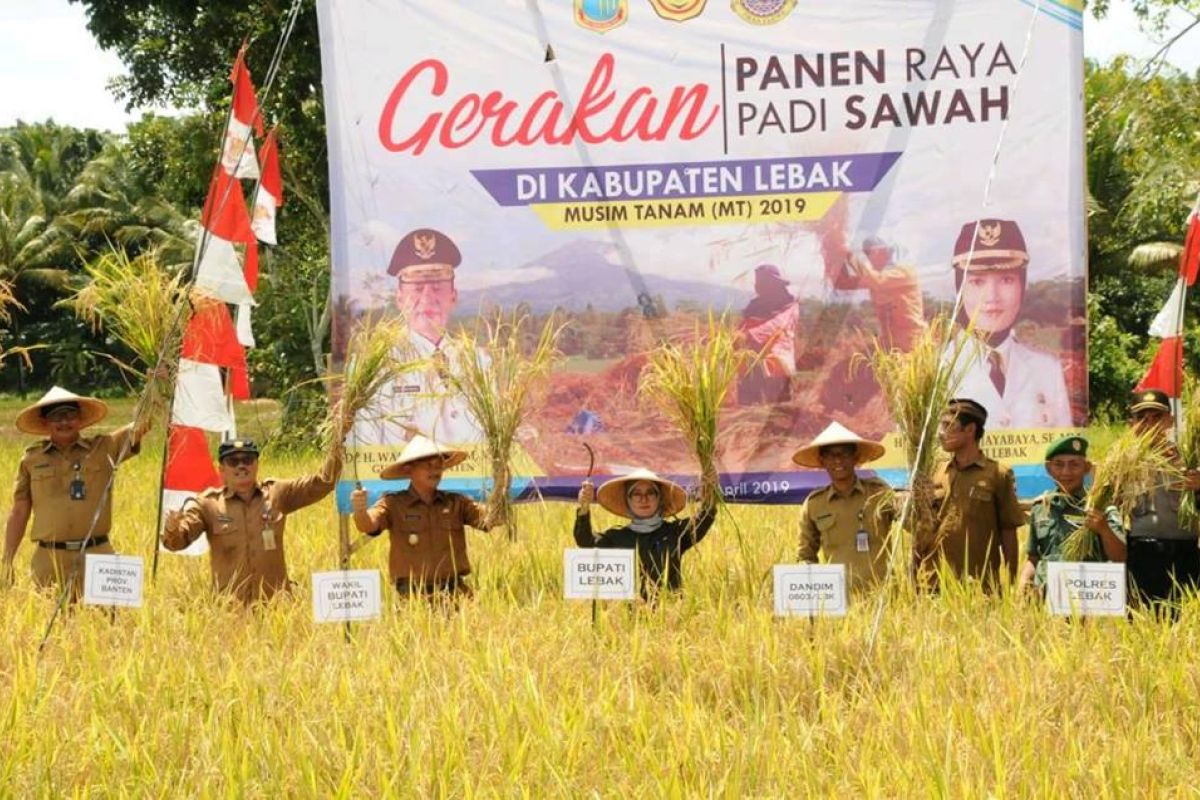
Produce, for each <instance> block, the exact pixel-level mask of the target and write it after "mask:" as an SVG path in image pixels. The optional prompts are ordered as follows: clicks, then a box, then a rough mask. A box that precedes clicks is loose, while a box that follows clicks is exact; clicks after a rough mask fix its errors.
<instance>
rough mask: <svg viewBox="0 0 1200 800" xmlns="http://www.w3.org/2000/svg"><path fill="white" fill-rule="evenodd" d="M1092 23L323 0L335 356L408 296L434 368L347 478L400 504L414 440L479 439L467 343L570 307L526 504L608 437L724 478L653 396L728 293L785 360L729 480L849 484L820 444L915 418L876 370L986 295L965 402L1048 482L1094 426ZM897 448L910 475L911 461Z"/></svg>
mask: <svg viewBox="0 0 1200 800" xmlns="http://www.w3.org/2000/svg"><path fill="white" fill-rule="evenodd" d="M1081 9H1082V3H1081V2H1077V1H1076V0H1060V1H1059V2H1055V1H1054V0H971V2H969V3H968V2H953V0H942V1H941V2H938V1H935V0H799V2H797V0H732V2H730V0H573V2H572V0H553V1H551V0H541V1H540V2H539V0H488V2H470V3H451V2H445V0H389V1H388V2H365V0H321V1H320V2H319V3H318V11H319V15H320V17H319V19H320V28H321V30H320V33H321V55H322V63H323V69H324V91H325V103H326V114H327V121H328V130H329V160H330V185H331V195H332V197H331V202H332V211H333V229H332V236H333V261H332V263H333V281H334V295H335V304H336V315H335V320H334V330H335V351H339V350H343V349H344V347H345V342H346V340H347V337H348V335H349V332H350V331H351V330H352V329H353V327H354V326H355V325H357V324H359V323H360V322H361V320H363V319H366V318H374V317H378V315H379V314H381V313H382V314H387V313H395V314H403V315H404V316H405V317H406V318H407V320H408V323H409V328H410V330H411V335H410V339H411V341H409V342H408V343H406V345H407V347H406V349H408V350H410V351H413V352H417V353H418V354H421V355H423V356H425V357H426V358H427V359H428V362H427V363H429V364H430V366H429V367H428V368H426V369H422V370H418V371H414V372H413V373H412V374H410V375H407V376H405V377H404V378H403V379H401V380H399V381H397V382H396V384H395V385H394V386H392V387H389V388H388V390H387V391H385V392H384V393H383V395H382V396H381V397H380V398H379V402H378V403H377V404H376V407H375V408H373V409H371V411H370V413H369V414H365V415H364V417H363V418H362V419H360V420H359V424H358V425H357V426H356V428H355V432H354V434H353V436H352V437H351V441H350V443H349V444H350V445H351V448H352V450H353V452H354V456H353V459H354V466H353V470H352V471H351V470H348V477H349V478H352V479H357V480H361V481H363V482H364V483H365V484H366V485H368V486H370V487H372V488H374V489H377V490H378V489H381V488H384V487H385V484H384V483H383V482H376V481H374V478H375V476H376V475H377V473H378V471H379V469H380V468H381V467H382V465H383V464H385V463H386V462H387V461H388V460H390V459H392V458H394V457H395V455H396V454H397V453H398V452H399V450H400V449H401V448H402V446H403V444H404V442H405V441H406V440H407V439H408V438H409V436H411V434H412V432H413V431H420V432H422V433H424V434H426V435H429V436H432V437H434V438H436V439H438V440H441V441H443V442H448V443H453V444H462V445H468V446H471V445H474V444H476V443H477V442H478V440H479V431H478V428H477V426H476V424H475V420H474V419H473V418H472V416H471V414H470V412H469V410H468V409H467V408H466V406H465V404H464V403H463V402H462V400H461V399H460V398H457V397H455V396H453V394H452V393H451V392H449V390H448V389H447V388H446V387H445V385H444V383H443V380H442V375H443V374H444V373H443V370H444V369H445V364H447V363H452V362H453V358H452V356H454V355H455V354H453V353H448V352H446V351H447V350H448V349H449V347H450V345H448V343H447V342H448V339H447V337H448V336H449V335H450V334H451V333H453V332H454V331H455V330H457V329H459V328H460V327H462V326H467V327H473V326H475V325H476V323H477V321H478V320H479V319H480V317H481V316H482V317H483V318H485V319H486V318H492V317H494V314H495V311H496V310H497V309H504V310H509V311H520V312H522V313H526V314H528V315H530V316H531V317H532V318H533V319H534V321H535V322H536V323H537V324H539V325H540V324H541V323H542V322H543V321H544V320H545V319H546V318H547V317H548V316H549V315H550V314H552V313H554V314H556V315H557V316H558V318H559V319H560V320H561V321H565V322H566V323H567V328H566V331H565V333H564V336H563V339H562V342H561V350H562V351H563V353H564V354H565V356H566V358H565V360H564V361H563V363H562V365H561V367H560V368H559V369H558V370H557V371H556V373H555V374H554V375H553V377H552V379H551V381H550V385H549V387H548V390H547V391H546V392H545V394H544V397H541V398H540V399H539V401H538V406H537V408H536V409H535V410H534V412H533V415H532V424H531V425H529V426H527V427H526V428H525V429H524V430H522V431H521V433H520V437H519V440H520V441H519V447H520V451H521V452H520V453H519V457H518V459H517V463H516V464H515V467H516V471H517V473H518V474H519V475H520V476H521V477H520V478H519V479H518V481H517V488H518V490H519V491H521V492H523V493H525V494H532V493H533V492H535V491H540V492H541V493H542V494H543V495H548V496H558V497H573V496H574V494H575V492H576V491H577V487H578V484H579V481H580V480H581V479H582V477H583V475H584V474H585V472H586V470H587V467H588V461H589V459H588V454H587V452H586V451H585V449H584V448H583V447H582V443H583V442H585V441H586V442H587V443H589V444H590V445H591V446H592V447H593V448H594V450H595V452H596V454H597V463H596V465H595V467H596V472H597V474H598V475H601V474H612V473H620V472H622V471H625V470H628V469H631V468H633V467H635V466H646V467H649V468H652V469H654V470H656V471H658V472H660V473H667V474H672V475H675V476H677V477H680V478H682V479H683V480H684V482H685V483H694V482H695V472H696V465H695V464H694V462H693V460H692V459H691V456H690V455H689V452H690V450H689V447H688V445H687V443H686V442H685V441H683V439H682V438H681V437H680V436H679V435H677V434H676V433H675V432H674V431H673V430H672V429H671V427H670V425H669V424H667V422H666V420H665V419H664V418H663V417H662V416H661V415H660V414H659V413H658V412H657V411H656V410H655V409H654V408H652V407H650V406H648V405H647V404H646V403H645V402H643V401H642V400H640V399H639V397H638V394H637V387H638V381H639V375H640V373H641V371H642V369H643V367H644V365H645V363H646V358H647V353H648V351H650V350H651V349H652V348H653V347H654V346H655V345H656V344H657V343H659V342H662V341H665V340H674V341H683V340H686V339H687V338H688V337H692V336H694V335H695V332H696V330H697V328H698V326H702V325H703V324H704V323H705V321H706V319H707V315H708V314H709V312H710V311H713V312H716V313H718V314H720V313H728V314H730V315H731V317H732V319H733V320H735V322H736V325H737V327H738V331H739V341H740V342H741V345H742V346H743V347H745V348H747V349H749V350H753V351H754V352H756V353H757V354H759V355H760V356H761V358H760V359H759V360H758V362H757V365H756V366H755V367H754V368H753V369H750V370H747V371H746V372H745V374H744V375H742V376H741V378H740V380H739V382H738V385H737V387H736V397H734V398H732V400H731V402H730V403H729V405H728V407H727V408H726V409H724V415H723V423H722V424H723V431H724V434H723V442H722V447H721V451H720V466H721V469H722V472H723V477H722V480H723V485H724V488H725V493H726V496H727V497H728V498H729V499H731V500H738V501H749V502H764V501H766V502H786V501H794V500H796V499H798V498H799V497H802V496H803V495H804V494H805V493H806V492H807V491H808V489H809V488H811V487H812V486H813V485H815V484H819V483H823V482H824V481H825V480H826V479H825V476H824V474H823V473H822V474H814V473H810V472H805V471H802V470H799V469H797V468H796V467H795V465H794V464H793V463H792V460H791V457H792V453H793V452H794V451H795V449H796V448H797V447H799V446H800V445H801V444H803V443H804V442H806V441H807V440H809V439H810V438H811V437H812V436H813V435H814V434H815V433H816V432H818V431H819V430H821V429H822V428H824V427H825V426H826V425H827V424H828V423H829V422H830V421H832V420H837V421H840V422H841V423H842V424H844V425H846V426H847V427H849V428H851V429H852V430H854V431H856V432H857V433H859V434H861V435H864V436H870V437H888V436H889V434H890V432H891V431H892V427H893V426H892V422H891V420H890V418H889V415H888V412H887V407H886V403H885V402H884V398H883V397H882V396H881V394H880V391H879V388H878V386H877V385H876V384H875V382H874V381H873V379H872V378H871V376H870V373H869V371H868V370H866V369H865V368H858V367H859V364H858V363H857V362H856V355H858V354H861V353H865V352H867V351H868V350H869V348H870V346H871V343H872V342H873V341H876V340H877V341H879V342H882V343H883V344H885V345H886V346H888V347H893V348H898V349H904V348H907V347H909V346H910V345H911V344H912V342H913V340H914V338H915V337H916V336H918V335H919V334H920V332H921V330H922V329H923V328H924V326H925V325H926V324H927V323H928V320H929V319H930V318H931V317H932V316H933V315H934V314H935V313H937V312H939V311H949V310H950V309H951V307H952V306H953V303H954V300H955V298H956V296H958V295H960V294H961V300H962V302H961V308H960V310H959V313H958V320H959V323H960V324H965V323H966V322H967V321H968V320H970V319H973V320H974V324H975V330H976V333H978V334H979V338H980V346H978V347H973V348H971V349H970V350H969V351H968V353H969V362H970V363H967V364H965V365H964V367H963V369H962V384H961V389H960V391H959V394H960V395H961V396H966V397H971V398H974V399H976V400H978V401H979V402H981V403H982V404H983V405H984V406H985V407H986V408H987V409H988V411H989V412H990V420H989V426H988V437H987V439H986V442H985V445H986V448H987V449H988V451H989V452H990V453H992V454H993V455H995V456H997V457H999V458H1001V459H1003V460H1007V461H1009V462H1012V463H1015V464H1024V465H1026V466H1025V467H1024V468H1019V469H1018V474H1019V476H1020V477H1021V480H1022V492H1023V493H1025V494H1028V493H1030V492H1031V491H1034V490H1036V488H1037V485H1036V483H1035V482H1032V478H1033V476H1034V475H1036V473H1038V472H1040V466H1034V465H1040V462H1041V459H1042V455H1041V454H1042V451H1043V450H1044V448H1045V445H1046V443H1047V442H1048V441H1050V440H1052V439H1053V438H1055V437H1056V436H1057V435H1059V434H1060V433H1061V432H1063V431H1065V430H1070V429H1076V428H1078V427H1079V426H1081V425H1083V424H1084V423H1085V416H1086V410H1087V394H1086V393H1087V370H1086V323H1085V318H1086V315H1085V299H1084V295H1085V262H1084V258H1085V252H1086V248H1085V232H1084V198H1083V139H1082V126H1081V118H1082V103H1083V91H1082V78H1083V66H1082V37H1081ZM398 346H399V343H398ZM337 355H340V353H339V352H335V356H337ZM481 357H482V356H481ZM878 466H879V471H880V473H881V474H883V475H884V476H885V477H888V478H889V479H891V480H893V481H897V482H898V481H902V480H903V471H902V467H903V462H902V458H901V455H900V452H899V449H898V448H892V449H891V450H890V452H889V455H888V457H887V458H886V459H885V460H884V461H882V462H879V465H878ZM481 468H482V464H481V462H480V461H479V460H478V459H472V460H469V461H468V462H466V463H465V464H464V465H463V466H462V467H459V468H456V470H454V472H453V474H452V476H451V477H452V479H453V480H452V481H450V482H449V485H451V486H455V487H457V488H460V489H462V488H466V489H471V488H478V487H479V478H478V476H479V475H480V474H481V471H480V470H481Z"/></svg>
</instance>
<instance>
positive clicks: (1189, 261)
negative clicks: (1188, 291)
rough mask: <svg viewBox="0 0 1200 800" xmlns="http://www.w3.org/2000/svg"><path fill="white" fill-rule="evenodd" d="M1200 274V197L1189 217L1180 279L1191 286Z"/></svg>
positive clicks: (1180, 257) (1180, 262) (1181, 260)
mask: <svg viewBox="0 0 1200 800" xmlns="http://www.w3.org/2000/svg"><path fill="white" fill-rule="evenodd" d="M1198 272H1200V197H1197V198H1196V207H1195V208H1193V209H1192V215H1191V216H1190V217H1188V228H1187V236H1186V237H1185V238H1184V240H1183V253H1182V254H1180V256H1179V277H1180V278H1181V279H1183V280H1185V281H1187V285H1188V286H1191V285H1192V284H1194V283H1195V282H1196V274H1197V273H1198Z"/></svg>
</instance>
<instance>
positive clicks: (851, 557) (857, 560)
mask: <svg viewBox="0 0 1200 800" xmlns="http://www.w3.org/2000/svg"><path fill="white" fill-rule="evenodd" d="M890 496H891V488H890V487H889V486H888V485H887V483H886V482H884V481H882V480H880V479H879V478H857V479H856V480H855V481H854V486H853V487H851V489H850V491H849V492H848V493H847V494H842V493H840V492H838V490H837V489H835V488H834V487H833V484H830V485H829V486H826V487H824V488H822V489H817V490H816V491H814V492H813V493H811V494H810V495H809V496H808V497H807V498H806V499H805V501H804V505H803V506H802V507H801V509H800V561H801V562H802V563H805V564H811V563H816V561H817V553H818V551H819V552H820V553H821V555H822V556H823V558H822V560H823V561H824V562H826V563H830V564H845V565H846V582H847V586H849V588H850V591H852V592H856V591H862V590H864V589H867V588H869V587H871V586H873V585H875V584H876V583H878V582H879V581H880V580H882V579H883V576H884V575H885V574H886V573H887V547H886V542H887V537H888V531H889V529H890V528H891V526H892V522H893V520H894V519H895V512H894V510H893V508H892V505H891V503H890V502H888V499H889V497H890ZM859 531H865V532H866V534H867V541H866V547H867V549H866V550H865V551H860V550H859V549H858V538H859V537H858V532H859Z"/></svg>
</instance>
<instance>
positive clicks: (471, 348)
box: [445, 311, 565, 539]
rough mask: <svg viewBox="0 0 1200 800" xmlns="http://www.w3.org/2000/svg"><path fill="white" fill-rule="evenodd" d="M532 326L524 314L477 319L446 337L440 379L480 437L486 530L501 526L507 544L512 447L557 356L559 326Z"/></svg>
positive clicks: (511, 532) (511, 526)
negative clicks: (486, 483) (485, 471)
mask: <svg viewBox="0 0 1200 800" xmlns="http://www.w3.org/2000/svg"><path fill="white" fill-rule="evenodd" d="M532 326H533V322H532V320H531V319H530V318H529V316H528V315H525V314H522V315H517V314H516V312H513V313H512V314H505V313H504V312H503V311H501V312H497V314H496V318H495V319H494V320H493V321H490V322H488V321H482V320H481V324H478V325H476V328H475V330H474V331H470V330H465V329H464V330H462V331H460V332H458V333H457V334H455V335H454V336H452V337H451V338H452V341H453V346H452V347H451V348H449V352H450V354H451V358H450V364H449V369H448V370H447V374H446V376H445V380H446V383H447V384H448V385H449V387H450V388H451V389H452V390H453V391H455V392H457V393H458V394H460V395H461V396H462V398H463V400H464V401H465V402H466V404H467V408H468V410H469V411H470V412H471V415H472V416H473V417H474V418H475V421H476V423H477V424H478V425H479V429H480V432H481V433H482V434H483V451H484V452H483V456H484V458H485V459H486V461H487V463H488V468H489V474H490V477H491V483H492V489H491V493H490V496H489V497H488V503H487V508H488V520H487V522H488V525H489V526H492V525H504V526H505V527H506V528H507V529H508V536H509V538H510V539H515V538H516V536H517V523H516V517H515V516H514V515H513V513H512V467H511V464H512V451H513V443H514V442H515V441H516V438H517V431H518V430H520V428H521V425H522V424H523V423H524V422H525V421H526V419H528V417H529V413H530V411H531V410H532V406H533V403H532V400H533V398H534V394H535V392H536V391H538V390H539V388H540V387H541V386H542V385H544V382H545V380H546V378H547V377H549V375H550V372H551V370H552V369H553V368H554V365H555V363H557V362H558V360H559V359H560V358H561V356H562V354H561V353H560V352H559V351H558V339H559V336H561V335H562V331H563V328H564V327H565V325H564V324H559V323H558V322H557V320H556V319H555V317H554V315H551V316H550V317H549V318H547V320H546V322H545V324H544V325H542V329H541V331H539V332H537V334H536V336H535V335H534V332H533V328H532ZM481 353H482V354H483V355H481Z"/></svg>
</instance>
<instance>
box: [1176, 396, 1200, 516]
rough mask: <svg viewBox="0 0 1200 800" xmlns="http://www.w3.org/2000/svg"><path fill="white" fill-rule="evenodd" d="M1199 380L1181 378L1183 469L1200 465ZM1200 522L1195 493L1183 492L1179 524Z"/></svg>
mask: <svg viewBox="0 0 1200 800" xmlns="http://www.w3.org/2000/svg"><path fill="white" fill-rule="evenodd" d="M1197 390H1200V381H1197V380H1196V378H1195V377H1194V376H1193V375H1191V374H1190V373H1189V374H1188V375H1185V376H1184V379H1183V398H1184V403H1183V408H1182V410H1181V414H1180V416H1181V419H1180V421H1179V422H1180V430H1179V442H1178V444H1179V455H1180V457H1181V458H1182V459H1183V466H1184V468H1185V469H1196V468H1197V467H1200V391H1197ZM1198 522H1200V513H1198V511H1197V509H1196V493H1195V492H1184V493H1183V497H1182V499H1181V500H1180V502H1179V525H1180V527H1182V528H1188V529H1194V528H1195V527H1196V524H1197V523H1198Z"/></svg>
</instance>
